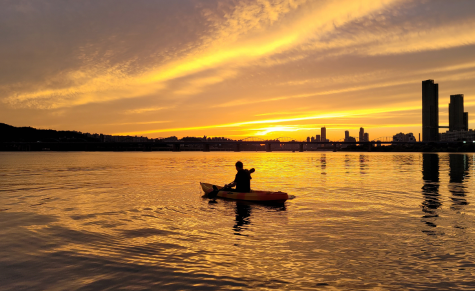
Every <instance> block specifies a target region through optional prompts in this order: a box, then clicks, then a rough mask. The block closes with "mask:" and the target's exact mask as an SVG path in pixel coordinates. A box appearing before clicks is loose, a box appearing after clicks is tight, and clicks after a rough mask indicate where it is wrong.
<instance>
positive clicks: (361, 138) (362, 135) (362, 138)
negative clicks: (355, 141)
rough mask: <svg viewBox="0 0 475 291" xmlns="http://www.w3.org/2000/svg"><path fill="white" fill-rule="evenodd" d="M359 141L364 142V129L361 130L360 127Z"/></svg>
mask: <svg viewBox="0 0 475 291" xmlns="http://www.w3.org/2000/svg"><path fill="white" fill-rule="evenodd" d="M359 141H365V140H364V128H362V127H360V136H359Z"/></svg>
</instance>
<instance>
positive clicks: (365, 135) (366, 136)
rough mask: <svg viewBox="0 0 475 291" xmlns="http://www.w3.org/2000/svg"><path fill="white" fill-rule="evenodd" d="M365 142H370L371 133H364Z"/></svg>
mask: <svg viewBox="0 0 475 291" xmlns="http://www.w3.org/2000/svg"><path fill="white" fill-rule="evenodd" d="M364 141H369V133H367V132H365V133H364Z"/></svg>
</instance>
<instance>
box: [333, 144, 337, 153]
mask: <svg viewBox="0 0 475 291" xmlns="http://www.w3.org/2000/svg"><path fill="white" fill-rule="evenodd" d="M333 151H334V152H336V143H334V144H333Z"/></svg>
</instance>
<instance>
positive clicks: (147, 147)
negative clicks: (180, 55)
mask: <svg viewBox="0 0 475 291" xmlns="http://www.w3.org/2000/svg"><path fill="white" fill-rule="evenodd" d="M464 143H465V142H463V141H457V142H395V141H381V140H373V141H369V142H364V141H362V142H360V141H356V142H348V141H342V140H338V141H325V142H323V141H310V142H307V141H295V140H291V141H283V140H279V139H276V140H263V139H259V138H251V139H243V140H222V141H219V140H202V141H160V140H159V141H149V142H69V143H68V142H0V151H42V150H52V151H152V150H157V151H170V150H171V151H182V150H195V151H196V150H198V151H199V150H201V151H205V152H209V151H211V150H216V151H219V150H226V151H231V150H234V151H236V152H239V151H241V150H249V151H257V150H259V151H260V150H265V151H267V152H272V151H273V150H289V147H290V150H294V151H299V152H303V151H305V150H322V149H325V150H333V151H337V150H338V149H341V148H342V146H345V145H347V146H350V145H359V146H362V147H363V148H366V149H367V150H368V151H371V149H372V148H373V147H375V146H378V147H379V146H382V145H437V146H448V145H452V146H460V145H463V144H464ZM470 143H472V142H470ZM286 145H288V146H287V147H286Z"/></svg>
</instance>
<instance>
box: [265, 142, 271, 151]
mask: <svg viewBox="0 0 475 291" xmlns="http://www.w3.org/2000/svg"><path fill="white" fill-rule="evenodd" d="M270 146H271V144H270V143H266V152H271V151H272V149H271V147H270Z"/></svg>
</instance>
